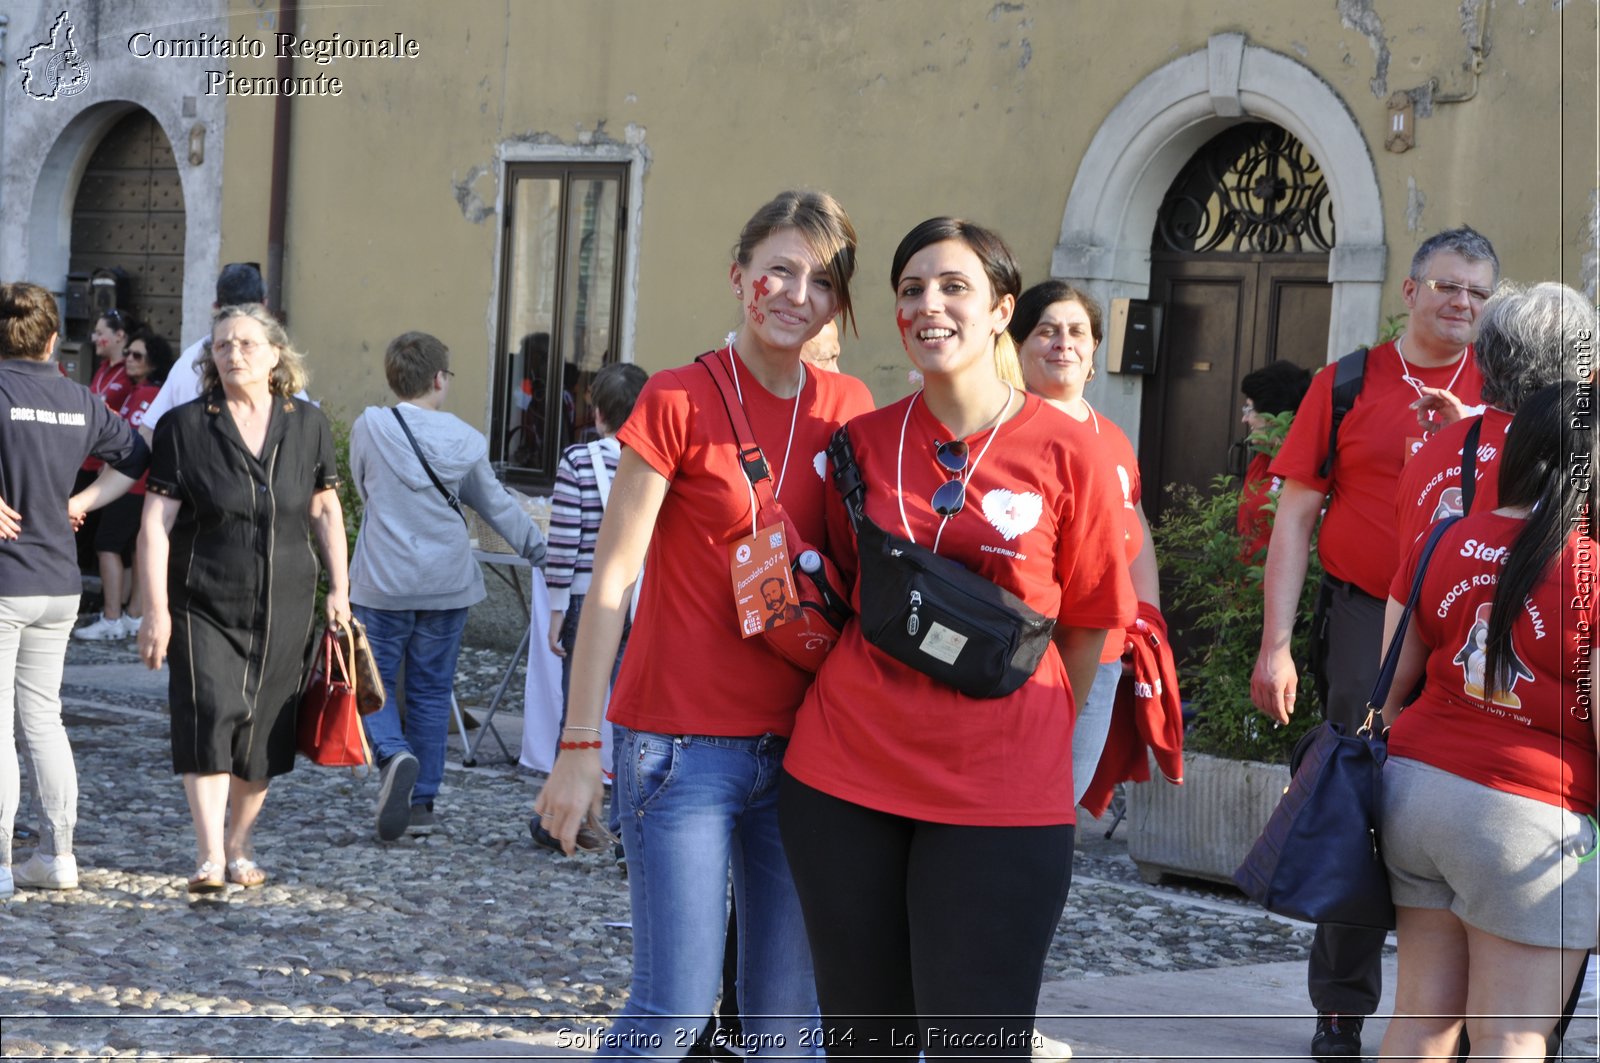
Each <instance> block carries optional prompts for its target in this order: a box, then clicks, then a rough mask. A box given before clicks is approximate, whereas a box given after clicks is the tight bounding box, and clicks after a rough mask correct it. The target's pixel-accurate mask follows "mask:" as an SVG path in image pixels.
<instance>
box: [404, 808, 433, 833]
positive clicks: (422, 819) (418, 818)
mask: <svg viewBox="0 0 1600 1063" xmlns="http://www.w3.org/2000/svg"><path fill="white" fill-rule="evenodd" d="M438 822H439V821H438V820H437V819H436V818H435V817H434V814H433V809H432V808H430V807H429V806H427V805H412V806H411V824H410V825H409V826H408V827H406V833H407V834H432V833H433V827H434V824H436V823H438Z"/></svg>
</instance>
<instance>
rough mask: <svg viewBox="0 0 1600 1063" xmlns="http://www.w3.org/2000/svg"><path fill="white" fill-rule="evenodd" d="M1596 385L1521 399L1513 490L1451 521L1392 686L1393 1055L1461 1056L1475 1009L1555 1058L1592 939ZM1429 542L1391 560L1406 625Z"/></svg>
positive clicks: (1506, 473)
mask: <svg viewBox="0 0 1600 1063" xmlns="http://www.w3.org/2000/svg"><path fill="white" fill-rule="evenodd" d="M1593 404H1594V393H1593V385H1592V383H1584V384H1579V383H1575V382H1571V381H1568V382H1564V383H1560V384H1554V385H1551V386H1549V387H1547V388H1545V389H1543V390H1541V391H1539V392H1538V393H1536V394H1535V395H1534V396H1533V397H1532V398H1531V399H1529V400H1528V401H1527V402H1526V403H1524V404H1523V406H1522V407H1521V408H1520V409H1519V410H1518V412H1517V415H1516V417H1515V418H1514V419H1513V420H1512V423H1511V430H1510V432H1509V434H1508V435H1507V438H1506V452H1505V457H1504V459H1503V461H1502V463H1501V466H1500V482H1499V491H1500V495H1499V508H1497V509H1494V510H1492V511H1489V512H1483V513H1473V514H1470V515H1469V516H1467V517H1465V518H1463V519H1461V520H1460V521H1459V522H1457V523H1456V524H1455V525H1454V526H1452V527H1450V528H1449V529H1447V530H1446V531H1445V532H1444V534H1443V537H1442V538H1441V539H1440V541H1439V545H1438V548H1437V550H1436V551H1435V553H1434V555H1433V559H1432V561H1431V562H1430V564H1429V567H1428V571H1427V573H1426V574H1425V576H1424V577H1423V585H1422V596H1421V599H1420V601H1419V604H1418V607H1417V610H1416V612H1415V613H1414V614H1413V616H1412V622H1411V625H1410V627H1409V629H1408V630H1407V632H1406V637H1405V642H1404V644H1403V650H1402V656H1401V660H1400V667H1399V669H1398V670H1397V672H1396V675H1395V679H1394V686H1393V691H1394V692H1393V693H1391V695H1390V698H1389V703H1388V704H1387V705H1385V706H1384V708H1385V714H1386V720H1387V722H1389V723H1390V725H1391V731H1390V734H1389V760H1388V763H1387V764H1386V765H1385V767H1384V794H1383V815H1382V831H1383V834H1382V837H1383V854H1384V860H1385V862H1386V863H1387V864H1388V867H1389V880H1390V884H1391V886H1392V888H1393V892H1394V901H1395V907H1396V911H1397V913H1398V924H1397V927H1396V934H1397V937H1398V940H1399V952H1400V974H1399V977H1398V978H1397V980H1396V984H1397V986H1398V988H1397V990H1396V999H1395V1018H1394V1019H1393V1020H1392V1021H1391V1022H1390V1024H1389V1028H1388V1032H1387V1033H1386V1034H1385V1036H1384V1039H1383V1050H1382V1053H1381V1054H1382V1055H1383V1056H1384V1057H1385V1058H1406V1059H1437V1060H1449V1059H1453V1058H1455V1055H1456V1043H1457V1038H1458V1036H1459V1033H1460V1031H1461V1026H1462V1021H1463V1020H1462V1018H1461V1016H1465V1023H1466V1029H1467V1032H1468V1034H1470V1036H1471V1040H1472V1056H1473V1058H1487V1059H1510V1058H1516V1059H1522V1058H1527V1059H1540V1058H1543V1057H1544V1054H1545V1038H1546V1037H1547V1035H1548V1034H1549V1033H1550V1030H1551V1028H1552V1026H1553V1025H1554V1018H1553V1017H1554V1016H1556V1015H1558V1014H1560V1012H1561V1004H1562V1000H1563V999H1564V998H1565V996H1566V995H1567V989H1568V987H1569V986H1570V985H1571V984H1572V981H1573V979H1574V978H1575V977H1576V976H1577V973H1578V971H1579V970H1580V969H1581V966H1582V964H1583V963H1584V962H1585V959H1586V957H1587V954H1588V951H1589V949H1590V948H1592V947H1593V946H1594V944H1595V939H1596V926H1595V905H1596V898H1597V874H1596V869H1597V865H1596V862H1595V860H1594V859H1593V856H1594V853H1595V845H1596V828H1595V821H1594V819H1593V813H1594V810H1595V798H1596V782H1595V779H1596V764H1597V761H1596V749H1597V731H1600V724H1597V722H1596V715H1595V712H1594V706H1593V688H1592V682H1591V681H1592V676H1593V670H1594V632H1595V630H1596V627H1597V625H1600V606H1597V600H1596V585H1595V579H1596V572H1597V557H1596V551H1597V546H1596V543H1595V540H1594V530H1593V527H1592V525H1591V523H1590V522H1591V520H1592V518H1593V515H1594V513H1595V511H1596V510H1595V507H1596V505H1600V492H1597V491H1596V487H1597V486H1600V485H1597V484H1596V483H1595V482H1594V479H1593V477H1592V475H1590V472H1589V470H1591V469H1592V468H1593V462H1594V458H1595V446H1594V444H1595V433H1594V417H1593ZM1574 470H1579V471H1580V472H1581V475H1575V473H1574ZM1421 549H1422V543H1418V544H1417V545H1416V546H1414V547H1413V548H1412V551H1411V556H1410V557H1409V558H1408V560H1407V561H1406V563H1405V564H1404V565H1402V566H1401V570H1400V571H1399V572H1398V573H1397V574H1396V576H1395V582H1394V585H1393V587H1392V588H1391V590H1390V601H1389V606H1388V609H1389V627H1391V628H1393V627H1394V626H1395V624H1396V622H1397V620H1398V616H1399V613H1400V611H1401V609H1402V606H1401V604H1400V599H1402V598H1404V597H1405V596H1406V595H1407V594H1408V593H1409V588H1410V585H1411V581H1412V579H1413V578H1414V575H1415V571H1416V567H1417V560H1418V555H1419V553H1420V552H1421ZM1424 673H1426V677H1427V684H1426V686H1424V688H1423V692H1422V695H1421V696H1420V697H1419V698H1418V699H1417V700H1416V701H1415V702H1414V703H1412V704H1411V705H1409V706H1404V707H1403V711H1402V705H1401V701H1402V700H1403V693H1402V692H1405V691H1409V690H1411V689H1413V688H1414V686H1415V684H1416V681H1417V680H1418V679H1419V678H1421V677H1422V676H1423V675H1424ZM1395 714H1398V718H1396V715H1395Z"/></svg>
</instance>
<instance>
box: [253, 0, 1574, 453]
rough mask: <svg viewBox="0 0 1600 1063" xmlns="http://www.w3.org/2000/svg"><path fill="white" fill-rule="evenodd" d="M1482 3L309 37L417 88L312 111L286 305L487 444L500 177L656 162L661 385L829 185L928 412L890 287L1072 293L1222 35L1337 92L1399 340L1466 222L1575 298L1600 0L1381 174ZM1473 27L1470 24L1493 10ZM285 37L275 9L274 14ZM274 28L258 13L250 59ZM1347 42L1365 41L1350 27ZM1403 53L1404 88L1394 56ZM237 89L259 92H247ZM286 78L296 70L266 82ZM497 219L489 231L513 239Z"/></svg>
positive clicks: (730, 5)
mask: <svg viewBox="0 0 1600 1063" xmlns="http://www.w3.org/2000/svg"><path fill="white" fill-rule="evenodd" d="M1461 7H1462V5H1461V4H1460V2H1459V0H1371V2H1364V3H1363V2H1353V0H1316V2H1311V0H1288V2H1286V0H1275V2H1268V0H1213V2H1207V3H1198V2H1196V3H1185V2H1178V0H1126V2H1120V3H1113V2H1110V0H1049V2H1046V0H1031V2H1025V3H1015V2H1013V3H1005V2H1002V3H994V2H992V0H792V2H789V3H783V4H778V3H760V2H751V0H692V2H691V0H586V2H582V3H575V2H572V0H499V2H491V0H460V2H455V3H450V4H442V3H433V2H429V0H391V2H388V3H384V4H381V5H371V6H351V7H312V6H310V5H305V6H303V7H302V9H301V16H300V17H301V28H302V31H303V32H304V34H305V35H307V36H313V37H320V36H326V35H329V34H331V33H333V32H334V31H338V32H339V33H341V34H343V35H344V36H346V37H383V36H388V35H392V34H393V33H395V32H403V33H405V34H407V35H409V36H411V37H414V38H416V39H417V40H418V41H419V42H420V45H421V50H422V54H421V57H420V58H419V59H416V60H410V61H381V60H358V61H352V60H339V61H337V62H335V63H332V64H330V65H328V66H325V67H317V66H315V65H314V64H311V63H309V62H308V61H306V60H300V61H298V62H297V73H299V74H302V75H305V74H315V73H318V72H322V73H329V74H335V75H337V76H339V77H341V78H342V79H343V81H344V84H345V91H344V95H342V96H341V97H339V98H336V99H335V98H305V99H299V100H296V101H295V103H294V105H293V108H294V119H293V121H294V131H293V144H292V184H291V193H290V203H289V227H288V240H287V262H288V269H287V280H286V295H285V306H286V309H287V311H288V313H289V315H290V327H291V334H292V335H294V336H295V337H296V339H297V340H298V341H299V342H301V343H302V345H303V346H305V347H306V348H307V349H308V350H309V352H310V353H311V358H312V364H313V366H314V368H315V370H316V376H317V382H318V386H317V387H316V388H315V390H317V391H318V392H319V393H320V394H324V395H326V396H328V398H329V399H330V401H331V402H332V404H333V405H334V406H335V407H343V408H346V409H349V410H351V411H355V410H359V408H360V407H361V406H362V405H364V404H366V403H368V402H374V401H382V400H384V399H385V398H386V389H385V388H384V385H383V380H382V373H381V368H380V365H379V362H380V359H381V351H382V347H383V344H384V343H385V342H386V341H387V340H388V338H389V337H391V336H393V335H394V334H396V333H398V332H400V331H402V330H405V329H410V328H422V329H427V330H429V331H433V332H435V333H437V334H438V335H440V336H441V337H442V338H444V339H445V341H446V342H447V343H449V344H450V346H451V347H452V348H453V349H454V351H455V352H456V358H457V361H456V367H457V369H458V371H459V374H460V375H459V376H458V377H457V379H456V382H455V393H454V395H453V396H452V402H451V408H452V409H453V410H454V411H455V412H457V413H459V414H460V415H462V416H464V417H466V418H467V419H468V420H469V421H473V422H475V423H477V424H479V425H480V427H481V426H483V425H485V424H486V423H487V417H486V402H485V396H486V393H487V387H488V376H487V374H488V358H489V345H490V339H491V335H492V333H491V323H492V316H493V307H492V305H491V287H492V284H493V281H494V272H495V261H496V255H497V249H498V233H497V228H496V220H497V219H496V216H495V215H494V213H493V208H494V205H495V202H496V195H497V193H498V178H499V169H498V165H497V163H496V152H497V149H498V148H499V146H500V145H502V144H503V143H505V142H507V141H510V140H512V139H517V138H528V139H546V140H551V141H559V142H562V143H576V142H578V140H579V139H580V136H590V137H593V136H594V135H595V133H596V130H601V132H600V134H599V135H600V136H602V137H610V138H612V139H614V140H618V141H621V140H623V139H624V138H625V137H628V136H629V130H630V127H632V136H633V137H634V138H637V139H641V140H642V144H643V146H644V149H645V150H646V151H647V152H648V154H649V158H650V162H649V168H648V171H647V173H646V175H645V177H644V194H643V215H642V226H641V229H640V232H639V233H638V237H639V245H638V246H639V254H640V259H639V289H638V301H637V330H636V333H635V338H634V350H635V355H636V358H637V360H638V361H639V362H640V363H641V364H642V365H644V366H645V367H646V368H649V369H658V368H662V367H664V366H668V365H671V364H675V363H678V362H682V361H684V360H685V359H687V358H688V357H690V356H692V355H693V354H695V353H697V352H698V351H700V350H703V349H705V348H706V347H708V346H711V345H713V344H715V343H716V342H718V340H719V339H720V337H721V336H722V334H723V333H724V332H725V331H727V329H728V328H730V327H731V326H732V324H733V323H734V322H735V319H736V313H737V307H736V305H735V304H734V302H733V300H732V298H731V296H730V295H729V294H728V293H727V285H726V283H725V278H726V271H727V252H728V248H729V246H730V244H731V243H732V241H733V239H734V238H735V236H736V234H737V231H738V229H739V226H740V225H741V224H742V222H743V221H744V219H745V217H746V216H747V215H748V214H749V213H750V211H751V210H753V209H754V208H755V207H756V206H758V205H759V204H760V203H761V202H762V201H763V200H764V199H766V198H767V197H768V196H770V195H771V194H772V193H773V192H775V191H777V190H779V189H781V188H784V187H788V186H793V185H808V186H815V187H821V188H826V189H828V190H829V191H831V192H833V193H834V194H835V195H837V196H838V197H839V198H840V200H841V201H842V202H843V203H844V204H845V205H846V207H847V208H848V209H849V210H850V212H851V214H852V216H853V218H854V220H855V223H856V226H857V228H858V230H859V232H860V235H861V255H860V271H859V273H858V280H857V289H856V295H857V307H858V312H859V317H860V331H861V334H860V338H859V339H857V338H855V337H847V338H846V343H845V348H844V360H843V364H844V366H845V367H846V369H847V370H848V371H851V372H855V373H857V374H858V375H861V376H863V377H864V378H865V379H867V381H868V382H869V383H870V384H871V385H872V386H873V388H874V391H875V393H876V394H877V395H878V397H879V399H880V400H887V399H890V398H893V397H895V396H897V395H899V394H902V393H903V391H904V386H905V384H904V381H905V377H904V369H903V358H902V356H901V354H900V352H899V350H898V341H897V339H896V337H895V333H894V326H893V321H892V316H893V311H892V309H891V303H890V298H889V291H890V289H889V284H888V279H887V276H886V273H887V269H888V263H889V259H890V256H891V254H892V252H893V249H894V245H895V243H896V242H897V241H898V240H899V238H900V236H901V235H902V234H903V233H904V232H905V231H906V230H907V229H908V228H909V227H910V226H912V225H913V224H915V223H916V222H918V221H920V220H921V219H922V218H924V217H927V216H929V215H932V214H937V213H954V214H961V215H966V216H969V217H972V218H974V219H976V220H980V221H983V222H985V223H986V224H990V225H992V226H993V227H995V228H997V229H998V230H999V231H1000V232H1001V233H1002V234H1003V235H1005V236H1006V237H1007V239H1008V240H1009V241H1010V242H1011V243H1012V245H1013V247H1014V249H1015V250H1016V252H1017V255H1018V258H1019V261H1020V262H1021V265H1022V267H1023V271H1024V277H1025V280H1026V281H1028V282H1032V281H1034V280H1038V279H1041V278H1043V277H1044V276H1045V275H1046V274H1047V271H1048V267H1049V263H1050V256H1051V252H1052V250H1053V248H1054V246H1055V244H1056V241H1057V238H1058V235H1059V229H1060V225H1061V218H1062V212H1063V210H1064V208H1065V205H1066V199H1067V194H1068V190H1069V189H1070V188H1071V185H1072V180H1073V177H1074V175H1075V173H1076V170H1077V164H1078V160H1079V158H1080V157H1081V155H1082V154H1083V152H1084V150H1085V148H1086V147H1087V146H1088V143H1089V140H1090V138H1091V137H1092V136H1093V135H1094V132H1095V130H1096V129H1097V127H1098V126H1099V124H1100V123H1101V121H1102V120H1103V119H1104V117H1105V116H1106V114H1107V113H1108V112H1109V111H1110V110H1111V109H1112V108H1113V107H1114V106H1115V105H1116V103H1117V101H1118V100H1119V99H1121V98H1122V97H1123V95H1124V94H1126V93H1127V92H1128V91H1129V90H1130V89H1132V88H1133V87H1134V86H1135V85H1136V84H1137V83H1138V82H1139V80H1140V79H1141V78H1143V77H1145V76H1146V75H1148V74H1150V73H1151V72H1153V71H1155V70H1156V69H1158V68H1159V67H1161V66H1162V65H1163V64H1165V63H1167V62H1169V61H1171V60H1172V59H1175V58H1177V57H1179V56H1181V55H1184V54H1186V53H1189V52H1193V51H1196V50H1200V49H1203V48H1204V47H1205V45H1206V40H1207V38H1209V37H1210V36H1211V35H1213V34H1216V33H1222V32H1236V33H1243V34H1245V35H1246V36H1247V37H1248V39H1249V41H1250V43H1251V44H1252V45H1256V46H1259V47H1264V48H1269V49H1272V50H1275V51H1278V52H1280V53H1282V54H1284V55H1286V56H1289V57H1291V58H1293V59H1295V60H1297V61H1299V62H1300V63H1302V64H1304V65H1305V66H1307V67H1309V68H1310V69H1311V70H1313V71H1315V72H1316V74H1317V75H1318V76H1319V77H1321V78H1322V79H1324V80H1325V81H1327V82H1328V84H1329V85H1331V86H1332V88H1333V89H1334V90H1335V92H1336V93H1337V94H1338V95H1339V96H1340V97H1341V98H1342V99H1343V101H1344V102H1345V104H1346V106H1347V107H1348V108H1349V109H1350V111H1351V113H1352V115H1353V117H1354V119H1355V121H1356V122H1357V123H1358V125H1359V126H1360V128H1361V130H1362V131H1363V133H1364V134H1365V135H1366V138H1367V140H1368V143H1369V145H1370V149H1371V151H1372V155H1373V159H1374V163H1375V166H1376V171H1377V176H1378V181H1379V186H1380V189H1381V193H1382V199H1383V211H1384V227H1385V234H1386V240H1387V243H1388V246H1389V249H1390V259H1389V265H1388V280H1387V282H1386V291H1387V295H1386V298H1385V310H1384V312H1385V313H1393V312H1397V311H1398V310H1399V309H1400V308H1401V307H1400V302H1399V292H1398V288H1399V278H1400V277H1402V276H1403V275H1404V271H1405V269H1406V267H1407V263H1408V261H1409V257H1410V254H1411V252H1412V250H1413V249H1414V248H1415V245H1416V243H1417V242H1418V241H1419V240H1420V239H1421V238H1422V237H1423V236H1426V235H1427V234H1429V233H1431V232H1433V231H1436V230H1438V229H1441V228H1445V227H1448V226H1451V225H1456V224H1459V223H1461V222H1469V223H1471V224H1473V225H1475V226H1477V227H1478V228H1480V229H1482V230H1483V231H1484V232H1486V233H1487V234H1488V235H1489V236H1490V237H1491V238H1492V239H1493V240H1494V241H1495V243H1496V245H1497V247H1498V248H1499V250H1500V252H1501V255H1502V258H1503V260H1504V263H1505V273H1506V275H1507V276H1510V277H1515V278H1521V279H1543V278H1547V277H1552V276H1556V277H1562V278H1564V279H1567V280H1569V281H1570V282H1572V283H1574V284H1578V283H1579V277H1580V276H1581V269H1582V262H1583V257H1584V254H1585V250H1586V248H1592V247H1593V244H1594V239H1595V237H1594V223H1593V217H1594V213H1595V209H1596V208H1595V205H1594V198H1593V192H1594V188H1595V186H1596V173H1595V144H1596V137H1595V121H1596V119H1595V115H1596V109H1595V86H1596V81H1595V61H1594V55H1595V38H1596V5H1595V3H1594V0H1578V2H1574V3H1569V4H1566V5H1565V6H1564V7H1563V9H1562V10H1559V11H1557V10H1553V9H1552V5H1551V4H1550V3H1548V2H1546V0H1538V2H1533V0H1530V2H1528V3H1525V4H1523V3H1516V2H1513V0H1494V3H1493V4H1492V7H1490V9H1489V14H1488V19H1489V22H1488V42H1489V50H1488V54H1487V55H1486V56H1485V58H1484V70H1483V74H1482V76H1481V78H1480V79H1479V83H1478V85H1477V93H1476V96H1475V98H1473V99H1472V100H1470V101H1469V102H1465V103H1456V104H1443V103H1440V104H1435V105H1434V106H1433V108H1432V111H1431V114H1425V115H1424V116H1422V117H1419V119H1418V122H1417V146H1416V148H1414V149H1413V150H1412V151H1410V152H1407V153H1405V154H1390V153H1388V152H1386V151H1385V150H1384V148H1383V137H1384V132H1385V130H1386V126H1387V121H1388V112H1387V110H1386V107H1385V103H1384V101H1385V99H1386V98H1387V96H1388V94H1389V93H1390V92H1393V91H1396V90H1412V89H1418V88H1420V87H1422V86H1424V85H1425V84H1427V83H1428V82H1429V80H1430V79H1437V80H1438V83H1439V84H1438V89H1437V92H1438V93H1439V94H1461V93H1466V92H1468V91H1469V90H1470V89H1471V88H1472V81H1473V79H1472V77H1471V74H1470V73H1469V63H1470V59H1469V57H1470V51H1469V45H1470V44H1471V43H1472V41H1474V40H1476V33H1475V32H1474V29H1473V25H1472V20H1471V19H1470V18H1468V17H1466V16H1463V14H1462V12H1461ZM1469 14H1471V12H1470V11H1469ZM266 17H270V12H269V13H268V16H266ZM263 18H264V16H263V15H262V13H261V12H260V11H258V9H257V8H256V7H255V6H254V4H252V3H248V2H240V3H238V5H237V7H236V15H235V18H234V20H233V21H234V32H235V33H240V32H244V33H260V32H264V31H263V30H261V29H260V25H261V22H262V20H263ZM1346 23H1348V24H1346ZM1374 39H1376V40H1378V41H1379V43H1380V45H1381V48H1382V49H1383V50H1384V51H1385V53H1386V55H1387V65H1386V67H1385V68H1384V69H1383V70H1382V71H1381V76H1380V69H1379V57H1378V54H1377V52H1376V51H1375V48H1374V44H1373V40H1374ZM245 66H246V65H245V64H241V66H240V69H241V71H243V70H244V69H245ZM248 66H250V68H251V72H252V73H255V72H259V73H270V67H271V66H272V64H271V61H270V60H267V61H264V62H254V63H251V64H248ZM271 114H272V101H271V100H270V99H266V98H238V99H234V100H232V101H231V102H230V106H229V111H228V133H227V166H226V187H225V218H226V220H225V231H224V234H223V236H224V239H223V255H224V260H225V261H226V260H232V259H258V260H264V259H265V256H266V246H265V244H266V215H267V197H268V175H269V156H270V152H269V148H270V143H271ZM485 208H487V211H486V210H485Z"/></svg>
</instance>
